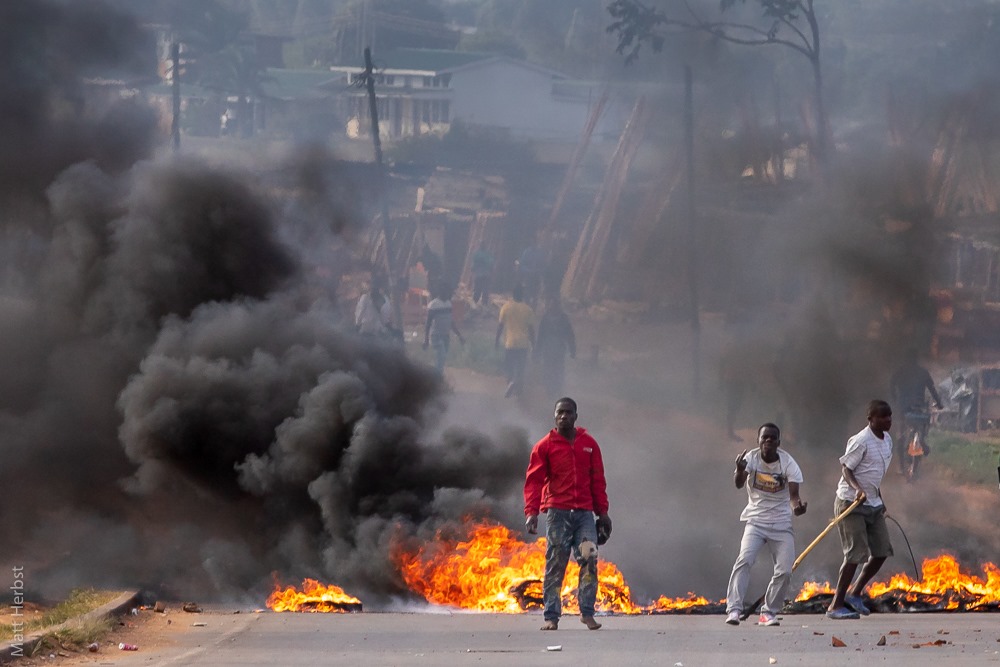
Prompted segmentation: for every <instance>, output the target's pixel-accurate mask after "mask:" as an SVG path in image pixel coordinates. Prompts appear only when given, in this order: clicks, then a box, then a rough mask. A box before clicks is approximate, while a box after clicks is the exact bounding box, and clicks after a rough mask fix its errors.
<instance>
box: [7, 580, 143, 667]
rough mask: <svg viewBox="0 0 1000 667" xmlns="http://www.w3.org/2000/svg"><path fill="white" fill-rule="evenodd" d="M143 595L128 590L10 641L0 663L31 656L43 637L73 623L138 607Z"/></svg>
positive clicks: (115, 614) (119, 613) (117, 614)
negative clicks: (83, 612)
mask: <svg viewBox="0 0 1000 667" xmlns="http://www.w3.org/2000/svg"><path fill="white" fill-rule="evenodd" d="M141 596H142V591H127V592H125V593H122V594H121V595H119V596H118V597H116V598H115V599H114V600H112V601H111V602H107V603H105V604H103V605H101V606H100V607H98V608H97V609H92V610H90V611H88V612H87V613H86V614H81V615H80V616H77V617H76V618H71V619H69V620H68V621H63V622H62V623H60V624H59V625H53V626H52V627H51V628H45V629H44V630H39V631H37V632H36V633H34V634H32V635H31V636H29V637H25V638H24V641H22V642H16V643H12V642H9V643H8V644H7V645H6V646H3V647H2V648H0V664H7V663H10V662H13V661H14V660H15V659H16V658H20V657H22V656H30V655H31V654H32V652H33V651H34V650H35V646H36V645H37V644H38V642H40V641H41V640H42V638H43V637H45V636H46V635H50V634H52V633H53V632H58V631H59V630H62V629H63V628H65V627H67V626H69V625H71V624H73V623H80V622H85V621H90V620H93V619H97V618H102V617H113V616H121V615H123V614H125V613H126V612H128V610H130V609H132V608H134V607H137V606H138V605H139V599H140V597H141Z"/></svg>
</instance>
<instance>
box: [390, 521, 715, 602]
mask: <svg viewBox="0 0 1000 667" xmlns="http://www.w3.org/2000/svg"><path fill="white" fill-rule="evenodd" d="M438 538H439V539H438V541H436V542H434V543H433V544H431V545H425V546H423V547H421V548H420V550H419V551H418V552H416V553H401V554H399V556H398V562H399V567H400V572H401V573H402V575H403V580H404V581H405V582H406V585H407V586H408V587H409V588H410V589H411V590H413V591H414V592H416V593H419V594H420V595H422V596H423V597H424V598H425V599H426V600H427V601H428V602H432V603H435V604H442V605H449V606H453V607H459V608H462V609H472V610H476V611H489V612H498V613H509V614H512V613H520V612H522V611H524V610H525V609H530V608H537V607H538V606H539V605H540V602H541V598H542V585H541V581H542V578H543V576H544V572H545V546H546V542H545V538H538V539H537V540H536V541H535V542H533V543H525V542H522V541H521V540H519V539H517V538H516V537H514V535H513V534H512V533H511V531H509V530H508V529H507V528H505V527H504V526H497V525H488V524H477V525H472V526H470V536H469V538H468V540H466V541H464V542H454V541H448V540H442V539H441V536H440V535H439V536H438ZM579 572H580V568H579V566H578V565H577V564H576V563H575V562H574V561H573V560H572V559H571V560H570V563H569V566H568V567H567V568H566V577H565V579H564V580H563V585H562V591H561V595H562V601H563V609H564V610H565V611H566V612H568V613H579V611H580V608H579V604H578V603H577V600H576V597H575V595H574V592H575V588H576V583H577V581H578V578H579ZM597 579H598V585H597V605H596V606H597V609H598V611H604V612H614V613H618V614H642V613H648V612H650V611H665V610H668V609H669V610H675V609H685V608H688V607H691V606H695V605H699V604H708V601H707V600H705V599H704V598H695V597H694V596H692V597H691V598H690V599H680V598H678V599H676V600H674V599H671V598H666V597H661V598H660V599H659V600H657V601H656V602H655V603H654V604H653V605H652V606H651V607H642V606H639V605H637V604H636V603H635V602H634V601H633V600H632V591H631V589H630V588H629V586H628V584H627V583H626V582H625V577H624V575H622V573H621V571H619V570H618V568H617V567H616V566H615V565H614V563H611V562H608V561H600V562H599V563H598V566H597Z"/></svg>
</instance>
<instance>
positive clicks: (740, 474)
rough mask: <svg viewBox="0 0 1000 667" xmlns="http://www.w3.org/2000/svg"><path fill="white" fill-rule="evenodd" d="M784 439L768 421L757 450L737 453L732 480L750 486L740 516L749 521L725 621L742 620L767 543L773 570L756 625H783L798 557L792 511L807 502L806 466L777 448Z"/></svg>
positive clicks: (731, 582) (739, 485)
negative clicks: (759, 556) (752, 572)
mask: <svg viewBox="0 0 1000 667" xmlns="http://www.w3.org/2000/svg"><path fill="white" fill-rule="evenodd" d="M780 445H781V430H780V429H779V428H778V427H777V426H776V425H774V424H772V423H770V422H769V423H767V424H764V425H762V426H761V427H760V428H759V429H758V430H757V449H755V450H753V451H752V452H748V450H746V449H744V450H743V453H742V454H740V455H739V456H737V457H736V470H735V471H734V472H733V483H734V484H735V485H736V488H737V489H742V488H743V487H744V486H745V487H746V489H747V506H746V507H745V508H744V509H743V513H742V514H741V515H740V521H744V522H746V526H745V527H744V529H743V541H742V542H741V543H740V555H739V556H738V557H737V558H736V563H735V564H734V565H733V572H732V574H731V575H730V576H729V588H728V590H727V593H726V623H728V624H729V625H739V624H740V614H741V612H742V611H743V598H744V596H745V595H746V591H747V585H748V584H749V583H750V570H751V568H752V567H753V565H754V563H755V562H756V561H757V554H758V553H759V552H760V550H761V548H763V547H764V546H765V545H767V547H768V548H769V549H770V551H771V561H772V562H773V563H774V574H773V575H772V576H771V583H769V584H768V585H767V592H766V593H765V594H764V606H763V607H762V608H761V610H760V618H759V619H758V620H757V625H767V626H770V625H778V618H777V615H778V614H779V613H780V612H781V608H782V607H783V606H785V594H786V593H787V592H788V585H789V583H791V580H792V567H793V565H794V563H795V534H794V533H793V532H792V515H793V514H794V515H795V516H801V515H803V514H805V513H806V503H805V502H803V501H802V499H801V498H800V497H799V484H801V483H802V470H800V469H799V464H798V463H796V462H795V459H793V458H792V455H791V454H789V453H788V452H786V451H784V450H781V449H778V447H779V446H780ZM748 613H749V612H748Z"/></svg>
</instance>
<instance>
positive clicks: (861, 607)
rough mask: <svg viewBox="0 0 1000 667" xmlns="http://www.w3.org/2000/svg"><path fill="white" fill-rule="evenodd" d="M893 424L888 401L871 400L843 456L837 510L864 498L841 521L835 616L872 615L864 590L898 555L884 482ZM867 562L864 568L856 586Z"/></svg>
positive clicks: (832, 609)
mask: <svg viewBox="0 0 1000 667" xmlns="http://www.w3.org/2000/svg"><path fill="white" fill-rule="evenodd" d="M890 428H892V408H890V407H889V404H888V403H886V402H885V401H872V402H871V403H869V404H868V426H866V427H865V428H864V429H863V430H862V431H860V432H859V433H857V434H855V435H854V436H853V437H852V438H851V439H850V440H848V441H847V451H846V452H845V453H844V455H843V456H841V457H840V470H841V477H840V483H839V484H837V499H836V500H835V501H834V504H833V515H834V516H840V515H841V513H842V512H844V511H845V510H847V508H848V507H850V506H851V504H852V503H853V502H854V501H855V500H857V499H861V500H862V501H863V502H862V504H861V505H859V506H858V507H857V508H855V509H854V511H853V512H851V513H850V514H848V515H847V516H846V517H845V518H844V520H843V521H841V522H840V523H839V524H837V530H838V531H839V533H840V544H841V547H842V548H843V551H844V562H843V564H842V565H841V566H840V577H839V578H838V579H837V589H836V592H835V593H834V595H833V600H832V601H831V602H830V608H829V609H828V610H827V612H826V615H827V616H828V617H830V618H833V619H838V620H839V619H845V618H846V619H851V618H858V614H863V615H865V616H867V615H868V613H869V612H868V607H866V606H865V603H864V599H863V598H862V597H861V596H862V594H863V593H864V590H865V586H867V585H868V582H869V581H871V580H872V577H874V576H875V575H876V574H877V573H878V571H879V568H881V567H882V564H883V563H884V562H885V559H886V558H888V557H889V556H891V555H892V543H891V542H890V541H889V529H888V527H886V523H885V504H884V503H883V502H882V488H881V487H882V479H883V478H884V477H885V473H886V471H887V470H888V469H889V463H890V461H892V438H891V437H890V436H889V429H890ZM862 563H864V567H862V569H861V574H860V576H858V580H857V581H855V582H854V585H853V586H851V582H852V581H853V580H854V575H855V573H857V571H858V566H860V565H861V564H862ZM848 587H850V588H848Z"/></svg>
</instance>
